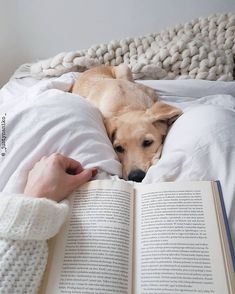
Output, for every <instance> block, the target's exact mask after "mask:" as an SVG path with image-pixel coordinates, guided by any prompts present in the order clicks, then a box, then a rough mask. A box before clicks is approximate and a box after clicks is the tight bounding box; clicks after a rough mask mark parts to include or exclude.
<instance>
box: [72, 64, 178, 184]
mask: <svg viewBox="0 0 235 294" xmlns="http://www.w3.org/2000/svg"><path fill="white" fill-rule="evenodd" d="M71 92H72V93H74V94H77V95H79V96H83V97H85V98H86V99H88V101H90V102H91V103H92V104H93V105H94V106H95V107H97V108H98V109H99V110H100V111H101V114H102V116H103V119H104V124H105V127H106V130H107V133H108V136H109V138H110V140H111V142H112V144H113V147H114V150H115V151H116V153H117V155H118V158H119V160H120V162H121V164H122V168H123V178H124V179H126V180H127V179H128V180H130V181H136V182H141V181H142V180H143V178H144V177H145V174H146V172H147V170H148V169H149V167H150V166H151V165H152V164H153V163H156V162H157V160H159V158H160V156H161V152H162V147H163V141H164V138H165V136H166V134H167V132H168V129H169V127H170V126H171V125H172V123H173V122H174V121H175V120H176V119H177V118H178V117H179V116H180V115H181V114H182V111H181V110H180V109H178V108H176V107H173V106H171V105H168V104H165V103H163V102H159V101H158V97H157V95H156V92H155V90H154V89H152V88H150V87H148V86H145V85H143V84H140V83H135V82H134V80H133V77H132V73H131V71H130V69H129V68H128V66H127V65H125V64H121V65H119V66H98V67H94V68H91V69H89V70H87V71H85V72H83V73H82V74H81V75H80V76H79V78H78V80H77V81H75V83H74V85H73V87H72V90H71Z"/></svg>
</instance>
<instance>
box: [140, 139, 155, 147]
mask: <svg viewBox="0 0 235 294" xmlns="http://www.w3.org/2000/svg"><path fill="white" fill-rule="evenodd" d="M152 144H153V140H144V141H143V143H142V146H143V147H144V148H146V147H149V146H151V145H152Z"/></svg>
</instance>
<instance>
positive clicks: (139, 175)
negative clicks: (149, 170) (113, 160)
mask: <svg viewBox="0 0 235 294" xmlns="http://www.w3.org/2000/svg"><path fill="white" fill-rule="evenodd" d="M145 175H146V173H145V172H144V171H143V170H141V169H135V170H132V171H131V172H130V173H129V175H128V180H129V181H134V182H142V180H143V178H144V177H145Z"/></svg>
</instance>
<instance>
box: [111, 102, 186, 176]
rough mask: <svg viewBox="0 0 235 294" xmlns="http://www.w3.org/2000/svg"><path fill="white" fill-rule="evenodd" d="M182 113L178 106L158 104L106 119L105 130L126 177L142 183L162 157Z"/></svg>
mask: <svg viewBox="0 0 235 294" xmlns="http://www.w3.org/2000/svg"><path fill="white" fill-rule="evenodd" d="M181 114H182V111H181V110H180V109H178V108H176V107H173V106H170V105H168V104H165V103H162V102H156V103H155V104H154V105H153V106H152V107H151V108H149V109H147V110H146V111H144V110H136V111H131V112H126V113H123V114H120V115H118V116H116V117H113V118H108V119H105V125H106V129H107V132H108V135H109V138H110V140H111V142H112V144H113V147H114V149H115V151H116V153H117V155H118V158H119V160H120V162H121V164H122V167H123V178H124V179H128V180H132V181H136V182H141V181H142V180H143V178H144V177H145V174H146V172H147V170H148V168H149V167H150V166H151V164H153V163H154V161H155V160H156V159H158V158H159V157H160V155H161V150H162V144H163V140H164V138H165V136H166V134H167V131H168V128H169V126H170V125H171V124H172V123H173V122H174V121H175V120H176V119H177V118H178V117H179V116H180V115H181Z"/></svg>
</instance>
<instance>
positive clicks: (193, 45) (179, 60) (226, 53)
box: [13, 13, 235, 81]
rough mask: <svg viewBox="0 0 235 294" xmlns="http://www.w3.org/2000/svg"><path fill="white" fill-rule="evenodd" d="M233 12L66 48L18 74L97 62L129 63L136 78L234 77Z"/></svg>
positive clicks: (55, 72)
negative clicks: (70, 48)
mask: <svg viewBox="0 0 235 294" xmlns="http://www.w3.org/2000/svg"><path fill="white" fill-rule="evenodd" d="M234 57H235V14H232V13H225V14H214V15H211V16H209V17H204V18H198V19H195V20H193V21H191V22H187V23H185V24H180V25H176V26H175V27H173V28H172V29H168V30H164V31H162V32H160V33H154V34H149V35H146V36H142V37H137V38H125V39H123V40H119V41H117V40H115V41H111V42H110V43H108V44H99V45H94V46H91V47H90V48H89V49H87V50H78V51H73V52H62V53H60V54H58V55H56V56H54V57H52V58H49V59H46V60H41V61H38V62H36V63H33V64H24V65H23V66H22V67H20V68H19V69H18V70H17V71H16V73H15V74H14V75H13V77H15V78H21V77H25V76H33V77H35V78H39V79H40V78H44V77H54V76H60V75H62V74H63V73H66V72H70V71H79V72H82V71H84V70H86V69H88V68H91V67H93V66H95V65H98V64H105V65H119V64H120V63H125V64H127V65H128V66H129V67H130V69H131V71H132V73H133V76H134V79H189V78H190V79H205V80H213V81H214V80H222V81H231V80H233V79H234Z"/></svg>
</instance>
